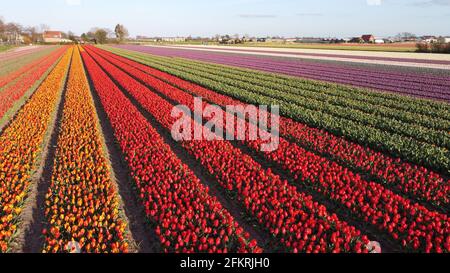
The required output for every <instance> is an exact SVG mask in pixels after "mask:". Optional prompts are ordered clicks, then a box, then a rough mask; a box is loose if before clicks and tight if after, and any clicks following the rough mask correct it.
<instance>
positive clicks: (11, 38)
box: [4, 31, 24, 45]
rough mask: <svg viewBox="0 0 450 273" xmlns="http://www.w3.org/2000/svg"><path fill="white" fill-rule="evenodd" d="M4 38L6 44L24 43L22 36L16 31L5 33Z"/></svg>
mask: <svg viewBox="0 0 450 273" xmlns="http://www.w3.org/2000/svg"><path fill="white" fill-rule="evenodd" d="M4 37H5V38H6V44H10V45H20V44H23V43H24V38H23V36H22V35H21V34H20V33H19V32H17V31H12V32H5V33H4Z"/></svg>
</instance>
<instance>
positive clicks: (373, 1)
mask: <svg viewBox="0 0 450 273" xmlns="http://www.w3.org/2000/svg"><path fill="white" fill-rule="evenodd" d="M382 3H383V1H382V0H367V5H369V6H381V4H382Z"/></svg>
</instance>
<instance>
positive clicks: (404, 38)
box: [396, 32, 417, 41]
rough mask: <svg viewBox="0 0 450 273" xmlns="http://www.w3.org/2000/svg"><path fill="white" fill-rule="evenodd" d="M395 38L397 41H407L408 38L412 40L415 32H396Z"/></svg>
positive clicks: (414, 37)
mask: <svg viewBox="0 0 450 273" xmlns="http://www.w3.org/2000/svg"><path fill="white" fill-rule="evenodd" d="M396 38H397V39H398V40H399V41H409V40H414V39H416V38H417V36H416V35H415V34H412V33H410V32H402V33H399V34H397V36H396Z"/></svg>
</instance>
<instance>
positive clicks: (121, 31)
mask: <svg viewBox="0 0 450 273" xmlns="http://www.w3.org/2000/svg"><path fill="white" fill-rule="evenodd" d="M114 32H115V33H116V37H117V40H118V41H119V42H123V41H124V40H125V39H126V38H127V37H128V35H129V33H128V30H127V29H126V28H125V27H124V26H123V25H121V24H118V25H117V26H116V28H115V30H114Z"/></svg>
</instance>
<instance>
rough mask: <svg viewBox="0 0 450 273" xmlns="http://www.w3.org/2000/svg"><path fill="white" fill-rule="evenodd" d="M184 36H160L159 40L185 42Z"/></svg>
mask: <svg viewBox="0 0 450 273" xmlns="http://www.w3.org/2000/svg"><path fill="white" fill-rule="evenodd" d="M186 40H187V39H186V38H185V37H163V38H161V41H163V42H172V43H174V42H186Z"/></svg>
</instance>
